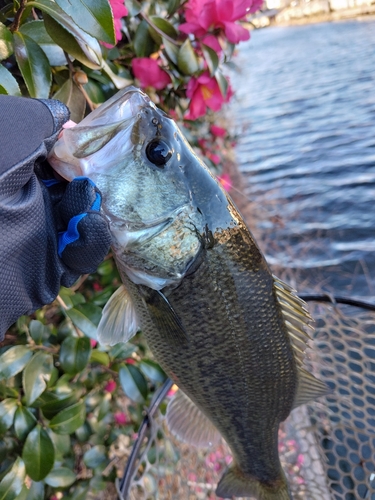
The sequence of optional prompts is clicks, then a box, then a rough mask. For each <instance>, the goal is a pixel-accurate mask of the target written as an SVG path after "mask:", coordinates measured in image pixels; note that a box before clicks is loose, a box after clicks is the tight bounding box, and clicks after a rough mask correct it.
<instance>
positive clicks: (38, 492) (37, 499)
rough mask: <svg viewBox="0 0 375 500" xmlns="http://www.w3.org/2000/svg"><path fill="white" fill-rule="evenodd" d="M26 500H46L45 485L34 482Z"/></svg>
mask: <svg viewBox="0 0 375 500" xmlns="http://www.w3.org/2000/svg"><path fill="white" fill-rule="evenodd" d="M26 500H44V484H43V483H40V482H37V481H33V482H32V485H31V486H30V489H29V493H28V495H27V497H26Z"/></svg>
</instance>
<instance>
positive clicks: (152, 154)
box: [146, 139, 172, 168]
mask: <svg viewBox="0 0 375 500" xmlns="http://www.w3.org/2000/svg"><path fill="white" fill-rule="evenodd" d="M146 156H147V158H148V160H149V161H150V162H151V163H153V164H154V165H156V166H157V167H161V168H163V167H164V165H165V164H166V163H167V161H168V160H169V159H170V158H171V157H172V150H171V148H170V146H169V145H168V144H167V143H166V142H164V141H162V140H160V139H154V140H153V141H151V142H149V143H148V144H147V147H146Z"/></svg>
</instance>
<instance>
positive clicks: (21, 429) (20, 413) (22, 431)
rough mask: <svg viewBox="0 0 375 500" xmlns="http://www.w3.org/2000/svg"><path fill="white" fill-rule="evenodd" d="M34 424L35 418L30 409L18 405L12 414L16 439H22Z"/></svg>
mask: <svg viewBox="0 0 375 500" xmlns="http://www.w3.org/2000/svg"><path fill="white" fill-rule="evenodd" d="M35 425H36V418H35V417H34V415H33V414H32V413H31V411H30V410H29V409H27V408H25V407H24V406H19V407H18V408H17V411H16V414H15V416H14V433H15V435H16V436H17V437H18V439H19V440H20V441H24V440H25V438H26V436H27V435H28V434H29V432H30V431H31V430H32V429H33V428H34V427H35Z"/></svg>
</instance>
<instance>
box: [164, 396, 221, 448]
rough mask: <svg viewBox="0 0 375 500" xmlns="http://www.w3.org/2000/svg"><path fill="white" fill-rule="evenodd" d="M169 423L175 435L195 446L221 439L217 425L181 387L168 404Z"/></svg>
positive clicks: (212, 443)
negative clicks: (215, 425)
mask: <svg viewBox="0 0 375 500" xmlns="http://www.w3.org/2000/svg"><path fill="white" fill-rule="evenodd" d="M167 425H168V428H169V430H170V431H171V433H172V434H173V435H174V436H176V437H177V438H178V439H180V440H181V441H184V442H185V443H188V444H192V445H194V446H198V447H207V446H211V445H215V444H217V443H218V442H219V440H220V434H219V431H218V430H217V429H216V427H214V425H213V424H212V423H211V421H210V420H209V419H208V418H207V417H206V416H205V415H204V413H202V412H201V411H200V410H199V408H198V407H197V406H196V405H195V404H194V403H193V401H192V400H191V399H190V398H188V397H187V396H186V394H184V393H183V392H182V391H181V389H179V390H178V391H177V393H176V394H175V396H174V397H173V399H172V400H171V401H170V403H169V404H168V407H167Z"/></svg>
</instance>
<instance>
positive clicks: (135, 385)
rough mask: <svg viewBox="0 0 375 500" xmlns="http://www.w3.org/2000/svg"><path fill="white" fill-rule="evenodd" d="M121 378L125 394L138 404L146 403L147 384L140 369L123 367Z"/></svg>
mask: <svg viewBox="0 0 375 500" xmlns="http://www.w3.org/2000/svg"><path fill="white" fill-rule="evenodd" d="M119 376H120V382H121V385H122V388H123V389H124V392H125V394H126V395H127V396H128V397H129V398H130V399H132V400H133V401H135V402H137V403H144V402H145V399H146V397H147V382H146V379H145V378H144V376H143V375H142V373H141V372H140V371H139V370H138V368H137V367H136V366H133V365H122V367H121V369H120V371H119Z"/></svg>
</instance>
